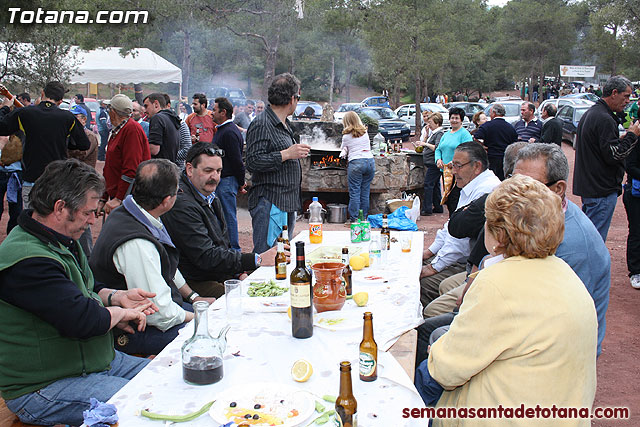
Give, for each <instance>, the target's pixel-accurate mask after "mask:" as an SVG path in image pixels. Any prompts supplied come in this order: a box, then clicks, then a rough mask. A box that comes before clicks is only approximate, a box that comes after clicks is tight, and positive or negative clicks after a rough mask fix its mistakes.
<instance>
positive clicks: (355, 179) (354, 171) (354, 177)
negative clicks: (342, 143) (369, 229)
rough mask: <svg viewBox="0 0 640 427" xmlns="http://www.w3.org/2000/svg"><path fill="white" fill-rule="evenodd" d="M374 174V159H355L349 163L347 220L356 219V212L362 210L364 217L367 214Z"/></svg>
mask: <svg viewBox="0 0 640 427" xmlns="http://www.w3.org/2000/svg"><path fill="white" fill-rule="evenodd" d="M375 173H376V162H375V160H374V159H355V160H351V161H350V162H349V165H348V167H347V179H348V181H349V209H348V210H349V218H350V219H356V218H358V212H359V211H360V209H362V212H363V213H364V217H365V218H366V217H367V215H368V214H369V190H370V188H371V181H373V176H374V175H375Z"/></svg>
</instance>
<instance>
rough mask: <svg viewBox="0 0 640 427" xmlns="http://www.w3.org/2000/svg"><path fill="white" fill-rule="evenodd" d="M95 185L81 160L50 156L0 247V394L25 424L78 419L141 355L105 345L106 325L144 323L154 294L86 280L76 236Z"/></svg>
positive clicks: (98, 191)
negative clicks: (28, 205) (27, 205)
mask: <svg viewBox="0 0 640 427" xmlns="http://www.w3.org/2000/svg"><path fill="white" fill-rule="evenodd" d="M103 191H104V179H103V178H102V176H100V175H99V174H98V173H97V172H96V171H95V169H93V168H91V167H90V166H87V165H85V164H84V163H81V162H79V161H78V160H75V159H70V160H66V161H63V160H58V161H54V162H52V163H50V164H49V165H48V166H47V168H46V169H45V171H44V173H43V174H42V175H41V176H40V178H38V179H37V180H36V182H35V184H34V186H33V189H32V191H31V203H32V206H33V209H27V210H25V211H23V212H22V214H21V215H20V217H19V218H18V226H17V227H15V228H14V229H13V230H12V231H11V233H9V235H8V236H7V238H6V239H5V240H4V242H3V243H2V245H0V322H1V323H2V325H3V327H2V328H0V354H2V357H1V358H0V392H1V394H2V398H3V399H4V400H5V402H6V405H7V407H8V408H9V409H10V410H11V411H12V412H14V413H15V414H16V415H18V417H19V418H20V421H22V422H24V423H28V424H44V425H54V424H70V425H80V424H82V422H83V417H82V411H84V410H87V409H89V407H90V398H95V399H98V400H99V401H102V402H106V401H107V400H109V398H111V396H113V395H114V394H115V393H116V392H117V391H118V390H120V389H121V388H122V387H123V386H124V385H125V384H126V383H127V382H128V381H129V380H130V379H131V378H133V377H134V376H135V375H136V374H137V373H138V372H140V370H142V368H144V366H146V364H147V363H148V360H146V359H141V358H137V357H133V356H129V355H126V354H124V353H120V352H118V351H114V349H113V337H112V334H111V329H113V328H114V327H118V328H123V329H124V330H128V331H131V332H133V328H134V327H135V328H136V329H137V330H138V331H142V330H144V329H145V326H146V315H147V314H152V313H153V312H155V310H156V309H157V307H155V305H153V303H152V302H150V301H149V300H148V299H147V298H151V297H154V296H155V294H153V293H150V292H144V291H140V290H132V291H126V292H125V291H117V290H113V289H108V288H106V287H103V285H102V284H100V283H95V282H94V279H93V274H92V273H91V270H90V269H89V263H88V262H87V257H86V256H85V255H84V252H83V251H82V248H81V247H80V245H79V244H78V242H77V239H78V238H79V237H80V236H81V235H82V233H83V232H84V230H85V229H86V228H87V227H88V226H89V225H91V224H93V223H94V222H95V220H96V210H97V208H98V200H99V199H100V196H101V195H102V192H103Z"/></svg>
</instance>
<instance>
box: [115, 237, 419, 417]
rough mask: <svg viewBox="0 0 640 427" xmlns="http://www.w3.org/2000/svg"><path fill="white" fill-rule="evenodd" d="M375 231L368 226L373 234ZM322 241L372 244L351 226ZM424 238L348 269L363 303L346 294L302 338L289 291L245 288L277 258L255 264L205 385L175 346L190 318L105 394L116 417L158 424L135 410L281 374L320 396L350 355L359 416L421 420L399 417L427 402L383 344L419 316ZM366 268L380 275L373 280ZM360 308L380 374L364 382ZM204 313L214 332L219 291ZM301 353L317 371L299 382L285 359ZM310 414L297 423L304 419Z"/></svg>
mask: <svg viewBox="0 0 640 427" xmlns="http://www.w3.org/2000/svg"><path fill="white" fill-rule="evenodd" d="M377 234H379V233H378V232H373V235H374V236H375V235H377ZM392 237H399V234H398V232H395V231H392ZM298 240H302V241H305V242H306V243H307V244H306V253H307V254H310V253H311V252H312V251H313V250H314V249H316V248H318V247H319V246H321V245H311V244H309V238H308V232H307V231H303V232H301V233H300V234H299V235H298V236H297V237H296V239H294V240H293V241H292V248H293V247H294V242H295V241H298ZM392 240H393V239H392ZM322 245H323V246H345V245H348V246H350V247H360V248H361V249H362V250H368V245H369V244H368V243H360V244H351V243H350V240H349V231H332V232H325V233H324V239H323V243H322ZM422 247H423V235H422V233H421V232H414V233H413V241H412V251H411V252H410V253H403V252H401V251H400V243H398V242H394V243H392V245H391V250H390V251H389V253H388V254H387V257H386V259H385V260H384V262H383V263H382V265H378V266H377V267H376V266H372V267H370V268H365V269H363V270H361V271H354V272H353V292H354V293H356V292H361V291H366V292H368V293H369V302H368V304H367V306H366V307H357V306H356V305H355V303H354V302H353V301H352V300H349V301H347V303H346V304H345V306H344V307H343V309H342V310H341V311H339V312H325V313H321V314H322V315H325V314H326V315H329V316H331V315H334V316H335V315H336V313H337V315H339V316H343V317H344V319H345V321H344V322H343V323H341V324H339V325H337V326H336V325H331V324H324V325H320V326H318V323H316V326H315V327H314V333H313V336H312V337H311V338H308V339H304V340H300V339H295V338H293V337H292V336H291V321H290V320H289V318H288V316H287V314H286V309H287V305H288V304H287V303H288V298H289V296H288V294H287V293H285V294H284V295H283V296H281V297H272V298H271V299H269V300H266V299H265V298H252V297H248V296H247V295H246V291H247V288H248V286H249V282H252V281H256V280H265V279H270V278H273V277H275V268H274V267H261V268H259V269H258V270H256V271H255V272H254V273H253V274H252V275H251V276H249V278H248V279H247V280H245V282H244V283H243V293H244V297H243V298H242V303H243V315H242V317H241V319H235V320H234V322H232V323H231V324H232V328H231V330H230V331H229V333H228V335H227V339H228V345H227V349H226V351H225V354H224V377H223V379H222V380H221V381H219V382H218V383H216V384H212V385H206V386H194V385H189V384H187V383H185V382H184V381H183V379H182V366H181V352H180V350H181V346H182V344H183V343H184V341H185V340H186V339H188V338H189V337H191V335H192V334H193V322H191V323H190V324H189V325H187V326H185V328H183V329H182V331H181V333H180V334H179V336H178V337H177V338H176V339H175V340H174V341H173V342H172V343H170V344H169V345H168V346H167V347H166V348H165V349H164V350H163V351H162V352H161V353H160V354H159V355H158V356H157V357H156V358H155V359H154V360H153V361H152V362H151V363H150V364H149V365H148V366H147V367H146V368H145V369H144V370H143V371H142V372H140V373H139V374H138V375H137V376H136V377H135V378H134V379H133V380H131V381H130V382H129V383H128V384H127V385H126V386H125V387H124V388H122V389H121V390H120V391H119V392H118V393H117V394H116V395H114V396H113V397H112V398H111V399H110V400H109V403H113V404H115V405H116V407H117V408H118V414H119V416H120V426H121V427H128V426H158V425H164V422H160V421H152V420H149V419H147V418H144V417H141V416H140V415H139V412H140V410H141V409H148V410H149V411H151V412H160V413H165V414H171V415H180V414H185V413H189V412H192V411H194V410H196V409H198V408H200V407H201V406H202V405H204V404H205V403H207V402H209V401H211V400H212V399H214V397H215V396H216V395H218V394H219V393H221V392H223V391H225V390H227V389H228V388H230V387H234V386H238V385H242V384H252V383H264V382H267V383H279V384H284V385H287V386H296V387H298V388H299V389H302V390H307V391H309V392H311V393H313V394H314V395H316V396H323V395H334V396H337V394H338V389H339V369H338V367H339V363H340V361H343V360H349V361H351V365H352V378H353V393H354V395H355V397H356V399H357V401H358V423H359V425H360V426H405V425H424V424H425V420H414V419H411V418H403V417H402V410H403V409H404V408H414V407H423V406H424V405H423V403H422V400H421V398H420V396H419V395H418V393H417V391H416V389H415V387H414V385H413V382H412V380H411V379H410V378H409V376H408V375H407V373H406V372H405V371H404V370H403V368H402V366H401V365H400V364H399V363H398V361H397V360H396V359H395V358H394V357H393V356H392V355H391V353H390V352H389V351H388V350H389V349H390V348H391V347H392V346H393V344H394V343H396V341H397V340H398V338H399V337H401V336H402V335H403V334H405V333H406V332H407V331H411V330H412V329H413V328H414V327H416V326H418V325H419V324H420V323H422V307H421V305H420V284H419V274H420V269H421V264H422V263H421V261H422ZM293 255H294V254H293ZM294 266H295V261H293V262H292V263H291V264H290V265H289V266H288V273H290V272H291V270H292V269H293V268H294ZM371 276H377V277H380V279H375V280H371V279H370V278H371ZM366 277H369V279H366ZM282 284H283V285H282V286H285V287H288V281H282ZM274 302H275V303H274ZM278 302H280V303H278ZM281 302H285V304H282V303H281ZM364 311H371V312H372V313H373V324H374V335H375V340H376V342H377V344H378V348H379V351H378V379H377V380H376V381H374V382H368V383H365V382H363V381H360V380H359V379H358V351H359V350H358V347H359V343H360V341H361V339H362V314H363V313H364ZM319 317H320V318H322V316H318V315H317V314H316V322H318V319H319ZM208 320H209V330H210V332H211V333H212V335H213V336H216V335H217V333H218V331H219V330H220V329H222V328H223V327H224V325H225V324H227V319H226V310H225V300H224V297H222V298H220V299H219V300H218V301H216V303H215V304H213V305H212V306H211V307H210V309H209V312H208ZM298 359H306V360H308V361H309V362H310V363H311V364H312V366H313V370H314V374H313V375H312V376H311V378H310V379H309V380H308V381H307V382H304V383H296V382H295V381H294V380H293V379H292V378H291V374H290V371H291V367H292V365H293V363H294V361H296V360H298ZM324 404H325V406H326V407H327V408H330V407H331V406H332V404H328V403H326V402H324ZM311 419H313V418H312V417H310V419H309V421H311ZM309 421H307V422H305V423H304V424H302V425H307V423H308V422H309ZM180 425H185V426H216V427H217V426H218V425H219V424H218V423H216V422H215V421H214V420H213V419H212V418H211V417H210V416H208V415H207V414H205V415H203V416H201V417H199V418H197V419H195V420H193V421H190V422H188V423H181V424H180ZM325 425H330V424H325Z"/></svg>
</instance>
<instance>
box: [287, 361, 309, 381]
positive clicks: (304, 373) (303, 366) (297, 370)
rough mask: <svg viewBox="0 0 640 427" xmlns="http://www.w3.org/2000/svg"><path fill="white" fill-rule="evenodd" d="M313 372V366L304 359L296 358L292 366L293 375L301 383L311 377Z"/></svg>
mask: <svg viewBox="0 0 640 427" xmlns="http://www.w3.org/2000/svg"><path fill="white" fill-rule="evenodd" d="M311 374H313V367H312V366H311V363H309V362H307V361H306V360H304V359H300V360H296V361H295V362H294V363H293V366H292V367H291V376H292V377H293V379H294V380H295V381H297V382H299V383H303V382H305V381H307V380H308V379H309V378H311Z"/></svg>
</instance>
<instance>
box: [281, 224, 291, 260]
mask: <svg viewBox="0 0 640 427" xmlns="http://www.w3.org/2000/svg"><path fill="white" fill-rule="evenodd" d="M281 238H282V241H283V242H284V244H285V245H290V244H291V243H290V242H289V229H288V227H287V226H286V225H283V226H282V235H281ZM289 250H291V249H289ZM289 263H291V260H288V261H287V264H289Z"/></svg>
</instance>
